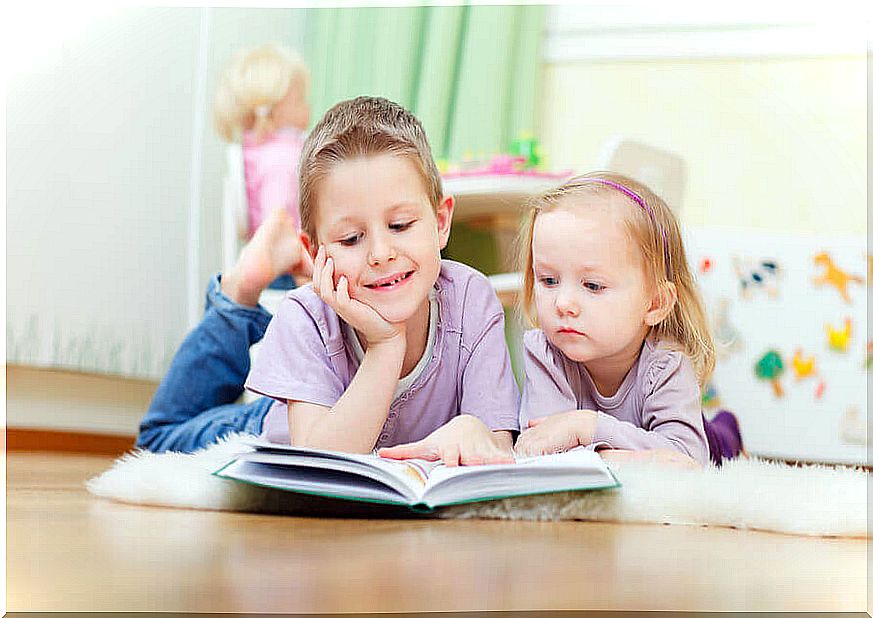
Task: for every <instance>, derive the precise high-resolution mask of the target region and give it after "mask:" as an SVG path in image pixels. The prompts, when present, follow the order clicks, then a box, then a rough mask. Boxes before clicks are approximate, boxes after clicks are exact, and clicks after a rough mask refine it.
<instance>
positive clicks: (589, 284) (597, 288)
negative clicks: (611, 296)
mask: <svg viewBox="0 0 873 618" xmlns="http://www.w3.org/2000/svg"><path fill="white" fill-rule="evenodd" d="M582 285H584V286H585V289H586V290H590V291H591V292H602V291H603V290H605V289H606V286H603V285H600V284H599V283H594V282H593V281H586V282H584V283H583V284H582Z"/></svg>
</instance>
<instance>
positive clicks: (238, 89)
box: [213, 43, 309, 142]
mask: <svg viewBox="0 0 873 618" xmlns="http://www.w3.org/2000/svg"><path fill="white" fill-rule="evenodd" d="M292 85H296V87H298V88H301V89H302V90H303V94H304V96H305V95H306V93H307V91H308V90H309V70H308V69H307V68H306V64H305V63H304V62H303V57H302V56H301V55H300V54H298V53H297V52H295V51H292V50H291V49H289V48H287V47H285V46H283V45H278V44H274V43H271V44H269V45H263V46H261V47H256V48H252V49H243V50H241V51H239V52H237V53H236V54H235V55H234V56H233V58H232V59H231V61H230V62H229V63H228V65H227V67H226V68H225V69H224V72H223V73H222V74H221V77H220V78H219V82H218V88H217V90H216V93H215V103H214V108H213V121H214V123H215V130H216V131H217V132H218V134H219V135H220V136H221V137H222V138H223V139H224V140H225V141H228V142H236V141H240V140H241V139H242V135H243V133H244V132H245V131H246V130H253V131H255V133H256V134H257V135H258V137H259V138H260V137H263V136H264V135H266V134H268V133H270V132H272V131H273V130H275V127H273V126H272V121H271V120H270V117H269V114H268V113H266V114H265V113H261V114H258V113H257V112H258V110H259V108H262V109H265V110H267V111H268V110H269V109H270V108H272V106H273V105H275V104H276V103H277V102H279V101H280V100H282V99H283V98H284V97H285V95H286V94H288V90H289V89H290V88H291V86H292Z"/></svg>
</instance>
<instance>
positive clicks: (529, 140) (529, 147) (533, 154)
mask: <svg viewBox="0 0 873 618" xmlns="http://www.w3.org/2000/svg"><path fill="white" fill-rule="evenodd" d="M509 154H511V155H512V156H514V157H524V160H525V163H524V165H523V168H524V169H528V170H531V169H537V168H538V167H539V166H540V164H541V163H542V152H541V151H540V143H539V141H537V140H536V138H534V137H533V136H532V135H531V134H530V133H527V132H524V133H522V134H521V135H520V136H518V137H517V138H515V139H514V140H512V143H511V144H510V145H509Z"/></svg>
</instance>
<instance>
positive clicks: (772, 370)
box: [755, 350, 785, 397]
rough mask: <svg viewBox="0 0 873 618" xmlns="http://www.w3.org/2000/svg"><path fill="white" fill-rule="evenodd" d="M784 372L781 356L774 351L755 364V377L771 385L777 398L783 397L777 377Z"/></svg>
mask: <svg viewBox="0 0 873 618" xmlns="http://www.w3.org/2000/svg"><path fill="white" fill-rule="evenodd" d="M784 371H785V363H783V362H782V356H781V355H780V354H779V352H777V351H776V350H769V351H768V352H767V353H766V354H764V356H762V357H761V359H760V360H759V361H758V362H757V364H755V375H756V376H758V377H759V378H760V379H762V380H768V381H769V382H770V383H771V384H772V385H773V393H774V394H775V395H776V396H777V397H782V395H783V391H782V385H781V384H780V383H779V377H780V376H781V375H782V373H783V372H784Z"/></svg>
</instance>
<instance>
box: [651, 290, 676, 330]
mask: <svg viewBox="0 0 873 618" xmlns="http://www.w3.org/2000/svg"><path fill="white" fill-rule="evenodd" d="M675 306H676V285H675V284H674V283H673V282H672V281H664V282H663V283H661V284H659V285H658V288H657V289H656V290H655V294H654V295H653V296H652V303H651V305H649V310H648V311H647V312H646V315H645V317H644V319H643V321H644V322H645V323H646V325H648V326H657V325H658V324H660V323H661V322H663V321H664V319H665V318H666V317H667V316H668V315H670V312H671V311H672V310H673V307H675Z"/></svg>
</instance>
